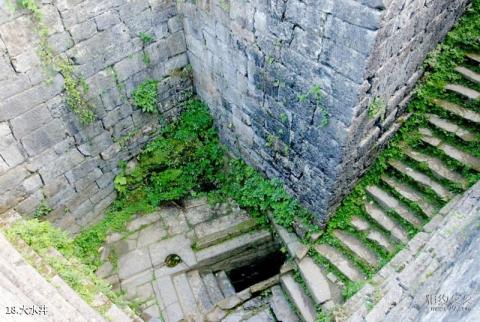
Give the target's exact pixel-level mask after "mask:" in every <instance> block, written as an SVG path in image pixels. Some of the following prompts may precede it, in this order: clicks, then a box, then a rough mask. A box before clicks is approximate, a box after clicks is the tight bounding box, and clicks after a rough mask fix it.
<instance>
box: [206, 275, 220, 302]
mask: <svg viewBox="0 0 480 322" xmlns="http://www.w3.org/2000/svg"><path fill="white" fill-rule="evenodd" d="M202 279H203V284H204V285H205V287H206V290H207V293H208V296H209V298H210V301H211V302H212V303H213V304H215V303H218V302H220V301H221V300H223V299H224V298H225V297H224V296H223V293H222V290H221V289H220V287H219V286H218V283H217V279H216V278H215V275H213V273H206V274H203V275H202Z"/></svg>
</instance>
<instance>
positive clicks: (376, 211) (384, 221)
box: [365, 201, 408, 243]
mask: <svg viewBox="0 0 480 322" xmlns="http://www.w3.org/2000/svg"><path fill="white" fill-rule="evenodd" d="M365 211H366V212H367V214H368V215H369V216H370V217H371V218H372V219H373V220H375V221H376V222H377V223H378V224H379V225H380V226H382V227H383V228H384V229H385V230H388V231H389V232H390V233H391V234H392V236H393V237H395V238H396V239H398V240H400V241H402V242H404V243H406V242H407V241H408V236H407V233H406V232H405V230H404V229H403V228H402V227H401V226H400V225H399V224H398V223H396V222H395V220H393V219H392V218H390V217H389V216H388V215H387V214H386V213H385V212H384V211H383V210H382V209H381V208H380V207H378V206H377V205H376V204H375V203H374V202H373V201H369V202H365Z"/></svg>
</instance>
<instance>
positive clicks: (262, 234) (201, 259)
mask: <svg viewBox="0 0 480 322" xmlns="http://www.w3.org/2000/svg"><path fill="white" fill-rule="evenodd" d="M271 240H272V235H271V233H270V232H269V231H266V230H260V231H253V232H249V233H247V234H243V235H240V236H239V237H235V238H232V239H229V240H227V241H224V242H222V243H221V244H216V245H213V246H210V247H207V248H204V249H202V250H200V251H198V252H196V253H195V255H196V258H197V261H198V265H199V266H206V265H210V264H213V263H216V262H219V261H221V260H223V259H226V258H228V257H231V256H232V255H235V254H238V253H240V252H242V251H244V250H246V249H248V248H250V247H256V246H258V245H262V244H265V243H267V242H268V241H271Z"/></svg>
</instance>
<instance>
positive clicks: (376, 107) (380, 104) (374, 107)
mask: <svg viewBox="0 0 480 322" xmlns="http://www.w3.org/2000/svg"><path fill="white" fill-rule="evenodd" d="M385 108H386V104H385V101H384V100H383V98H381V97H374V98H373V100H372V102H371V103H370V105H369V106H368V117H370V118H371V119H374V118H376V117H377V116H380V115H383V114H384V113H385Z"/></svg>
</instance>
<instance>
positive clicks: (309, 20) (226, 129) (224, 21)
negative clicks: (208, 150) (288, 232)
mask: <svg viewBox="0 0 480 322" xmlns="http://www.w3.org/2000/svg"><path fill="white" fill-rule="evenodd" d="M467 2H468V0H456V1H451V0H439V1H427V0H418V1H397V0H394V1H387V0H384V1H382V0H357V1H354V0H326V1H312V0H307V1H299V0H264V1H261V0H238V1H231V0H199V1H194V2H193V1H186V2H180V3H179V6H178V8H179V11H180V12H181V13H182V14H183V15H184V28H185V37H186V41H187V48H188V55H189V60H190V62H191V64H192V66H193V70H194V78H195V86H196V90H197V92H198V93H199V95H200V96H201V97H202V98H203V99H204V100H205V101H207V103H208V104H209V106H210V107H211V109H212V110H213V115H214V116H215V117H216V119H217V124H218V126H219V128H220V132H221V137H222V139H223V140H224V141H225V142H226V143H227V144H228V145H229V146H231V147H232V148H234V149H235V150H236V151H237V153H238V154H239V155H241V156H242V157H243V158H244V159H246V160H247V161H248V162H249V163H251V164H252V165H254V166H256V167H257V168H259V169H261V170H263V171H264V172H265V173H267V175H269V176H271V177H280V178H282V179H283V180H284V182H285V183H286V185H287V187H288V188H289V189H290V190H291V191H292V192H293V193H294V194H295V195H297V196H298V197H299V198H300V199H301V200H302V201H303V203H304V204H305V205H306V206H307V207H309V208H310V209H311V210H313V211H314V212H315V213H316V214H317V215H318V218H319V219H320V221H323V220H325V218H326V214H327V211H328V210H332V209H333V208H334V207H335V205H336V204H337V203H338V202H339V200H340V199H341V197H342V196H344V195H345V194H346V193H347V192H348V191H349V189H350V187H351V186H352V182H353V181H354V180H355V178H356V177H358V175H359V174H360V173H361V172H362V171H363V170H364V169H365V167H366V166H367V165H368V164H369V162H370V161H371V160H372V158H373V157H374V155H375V152H376V151H377V150H378V147H379V146H381V145H383V143H385V141H386V140H387V139H388V138H389V137H390V136H391V134H392V133H393V132H394V131H393V129H395V127H393V126H392V123H393V122H394V121H395V120H396V119H397V117H398V116H399V115H400V114H401V112H402V110H401V108H399V107H398V106H399V104H400V102H401V101H402V100H403V101H404V98H405V96H406V94H408V91H409V90H410V89H411V88H412V86H413V84H414V82H415V81H416V80H417V79H418V77H419V75H420V72H418V67H419V65H420V64H421V62H422V61H423V59H424V57H425V55H426V53H427V52H428V51H429V50H431V49H432V48H433V47H434V46H435V44H436V43H437V41H438V40H439V39H441V38H442V37H443V36H444V35H445V33H446V32H447V30H448V29H449V28H450V27H451V26H452V24H453V23H454V21H455V19H456V18H457V17H458V15H459V14H460V13H461V12H462V11H463V9H464V7H465V4H466V3H467ZM316 86H320V88H321V89H322V92H323V98H322V99H321V100H316V99H315V98H314V95H306V96H305V94H307V93H308V92H309V90H312V89H315V87H316ZM299 95H300V96H301V95H304V99H299ZM375 97H379V98H380V97H381V98H383V99H384V100H385V101H386V102H387V103H388V106H387V108H386V109H385V111H384V113H380V114H379V115H378V117H376V119H373V118H371V117H369V116H368V106H369V105H370V103H371V101H372V100H373V99H374V98H375ZM305 98H306V99H305ZM403 103H405V101H404V102H403ZM326 114H328V117H327V116H326ZM385 114H386V117H385ZM326 118H328V121H329V122H328V125H326V126H325V125H324V123H325V120H326Z"/></svg>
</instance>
